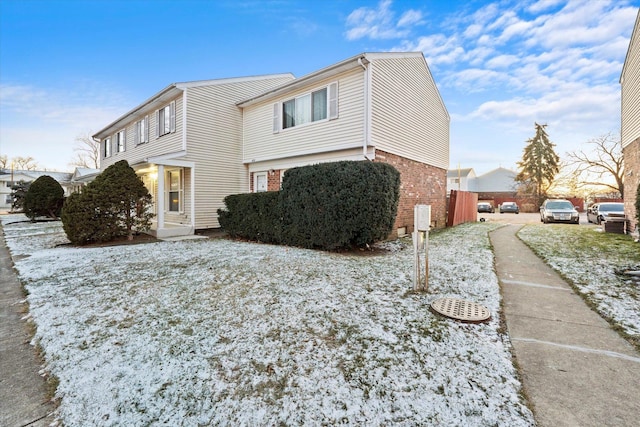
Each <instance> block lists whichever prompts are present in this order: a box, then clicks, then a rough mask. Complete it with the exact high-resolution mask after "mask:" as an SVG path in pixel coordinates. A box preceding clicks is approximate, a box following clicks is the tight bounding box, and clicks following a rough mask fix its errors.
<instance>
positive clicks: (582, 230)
mask: <svg viewBox="0 0 640 427" xmlns="http://www.w3.org/2000/svg"><path fill="white" fill-rule="evenodd" d="M518 237H520V239H522V240H523V241H524V242H525V243H526V244H527V245H529V247H531V248H532V249H533V250H534V251H535V252H536V253H537V254H538V256H540V257H541V258H542V259H544V260H546V262H547V263H548V264H549V265H550V266H551V267H553V268H554V269H555V270H557V271H558V272H560V274H562V276H564V277H565V278H567V279H568V280H569V281H570V282H571V283H573V285H574V286H575V287H576V289H577V290H578V291H579V292H580V293H581V294H582V295H583V296H584V297H585V298H586V299H587V300H588V301H590V302H591V303H592V304H593V305H594V307H596V309H597V310H598V312H600V314H601V315H602V316H604V317H605V318H608V319H610V320H612V321H613V322H614V324H616V325H618V326H619V327H620V328H621V329H622V330H623V331H624V332H625V333H626V334H628V336H629V337H630V339H631V341H632V342H634V343H635V344H636V346H640V289H639V287H638V284H637V282H636V283H635V284H634V283H633V281H632V280H630V278H628V277H627V278H625V277H624V276H623V275H621V274H619V273H621V272H622V271H624V270H632V269H633V270H640V245H638V244H637V243H634V242H633V241H632V240H631V238H630V237H629V236H624V235H619V234H613V233H603V232H602V231H601V229H599V228H593V227H575V226H573V227H572V226H567V225H566V224H562V225H528V226H525V227H524V228H522V229H521V230H520V232H519V233H518Z"/></svg>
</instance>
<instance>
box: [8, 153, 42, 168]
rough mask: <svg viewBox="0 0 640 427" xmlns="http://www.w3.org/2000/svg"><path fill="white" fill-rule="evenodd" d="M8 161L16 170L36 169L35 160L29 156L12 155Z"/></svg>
mask: <svg viewBox="0 0 640 427" xmlns="http://www.w3.org/2000/svg"><path fill="white" fill-rule="evenodd" d="M10 163H12V164H13V168H14V169H17V170H24V171H34V170H36V169H38V163H36V160H35V159H34V158H33V157H31V156H28V157H14V158H13V159H11V162H10Z"/></svg>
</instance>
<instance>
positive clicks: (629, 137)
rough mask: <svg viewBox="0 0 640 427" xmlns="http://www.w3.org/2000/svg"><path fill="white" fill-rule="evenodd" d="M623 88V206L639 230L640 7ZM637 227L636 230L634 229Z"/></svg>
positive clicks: (632, 228)
mask: <svg viewBox="0 0 640 427" xmlns="http://www.w3.org/2000/svg"><path fill="white" fill-rule="evenodd" d="M620 85H621V90H622V127H621V138H622V139H621V141H622V155H623V158H624V170H625V176H624V194H623V195H622V196H623V198H624V210H625V214H626V215H627V217H628V218H629V220H630V222H631V231H633V232H635V233H636V234H637V233H638V222H637V220H636V210H635V203H636V191H637V189H638V185H639V184H640V11H638V15H637V16H636V23H635V26H634V28H633V33H632V34H631V41H630V42H629V50H628V51H627V56H626V58H625V61H624V66H623V68H622V74H621V75H620ZM634 230H635V231H634Z"/></svg>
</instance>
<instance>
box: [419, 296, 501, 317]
mask: <svg viewBox="0 0 640 427" xmlns="http://www.w3.org/2000/svg"><path fill="white" fill-rule="evenodd" d="M431 309H432V310H433V311H435V312H436V313H438V314H442V315H443V316H447V317H450V318H452V319H456V320H460V321H461V322H470V323H478V322H484V321H485V320H489V319H490V318H491V313H490V312H489V309H488V308H487V307H484V306H482V305H480V304H477V303H475V302H471V301H465V300H462V299H456V298H440V299H437V300H435V301H433V302H432V303H431Z"/></svg>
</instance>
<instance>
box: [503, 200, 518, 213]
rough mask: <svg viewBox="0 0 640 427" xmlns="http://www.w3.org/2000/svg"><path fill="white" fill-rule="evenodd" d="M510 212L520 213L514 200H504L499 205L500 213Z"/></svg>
mask: <svg viewBox="0 0 640 427" xmlns="http://www.w3.org/2000/svg"><path fill="white" fill-rule="evenodd" d="M505 212H511V213H515V214H519V213H520V208H519V207H518V204H517V203H516V202H504V203H503V204H501V205H500V213H505Z"/></svg>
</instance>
